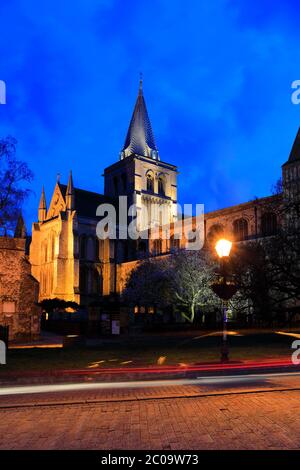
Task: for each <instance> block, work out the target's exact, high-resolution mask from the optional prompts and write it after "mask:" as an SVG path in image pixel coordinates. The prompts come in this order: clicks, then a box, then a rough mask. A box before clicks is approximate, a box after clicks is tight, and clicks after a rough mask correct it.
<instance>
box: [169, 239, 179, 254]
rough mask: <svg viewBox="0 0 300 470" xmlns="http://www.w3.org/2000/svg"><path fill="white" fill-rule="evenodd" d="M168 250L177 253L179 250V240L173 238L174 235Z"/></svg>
mask: <svg viewBox="0 0 300 470" xmlns="http://www.w3.org/2000/svg"><path fill="white" fill-rule="evenodd" d="M170 249H171V251H177V250H179V249H180V240H179V238H175V237H174V235H172V236H171V238H170Z"/></svg>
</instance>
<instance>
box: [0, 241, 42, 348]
mask: <svg viewBox="0 0 300 470" xmlns="http://www.w3.org/2000/svg"><path fill="white" fill-rule="evenodd" d="M25 243H26V240H25V239H23V238H9V237H0V324H1V325H8V326H9V338H10V339H13V340H18V339H23V338H32V339H33V338H35V337H37V336H38V335H39V333H40V308H39V307H38V306H37V305H36V302H38V291H39V283H38V282H37V281H36V280H35V279H34V278H33V276H32V275H31V266H30V263H29V261H28V259H27V257H26V255H25Z"/></svg>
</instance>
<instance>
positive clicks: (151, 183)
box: [147, 173, 154, 193]
mask: <svg viewBox="0 0 300 470" xmlns="http://www.w3.org/2000/svg"><path fill="white" fill-rule="evenodd" d="M147 191H149V192H150V193H153V192H154V178H153V176H152V175H151V173H148V175H147Z"/></svg>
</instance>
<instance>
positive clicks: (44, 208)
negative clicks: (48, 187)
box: [39, 186, 47, 222]
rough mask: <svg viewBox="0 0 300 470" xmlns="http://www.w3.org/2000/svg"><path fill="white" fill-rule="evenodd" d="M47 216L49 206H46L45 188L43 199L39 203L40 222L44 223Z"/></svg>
mask: <svg viewBox="0 0 300 470" xmlns="http://www.w3.org/2000/svg"><path fill="white" fill-rule="evenodd" d="M46 214H47V205H46V196H45V190H44V186H43V188H42V194H41V199H40V203H39V222H44V220H46Z"/></svg>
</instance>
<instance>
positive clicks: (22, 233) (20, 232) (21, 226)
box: [14, 213, 27, 238]
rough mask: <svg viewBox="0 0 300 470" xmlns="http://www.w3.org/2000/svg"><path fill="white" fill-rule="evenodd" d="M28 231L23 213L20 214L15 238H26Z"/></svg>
mask: <svg viewBox="0 0 300 470" xmlns="http://www.w3.org/2000/svg"><path fill="white" fill-rule="evenodd" d="M26 235H27V230H26V225H25V222H24V219H23V216H22V213H20V214H19V217H18V221H17V225H16V228H15V233H14V237H15V238H26Z"/></svg>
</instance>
